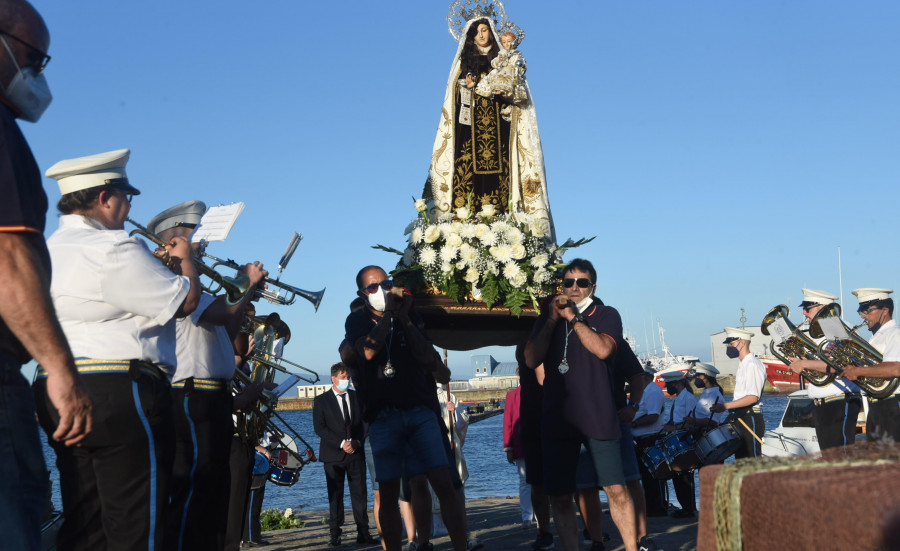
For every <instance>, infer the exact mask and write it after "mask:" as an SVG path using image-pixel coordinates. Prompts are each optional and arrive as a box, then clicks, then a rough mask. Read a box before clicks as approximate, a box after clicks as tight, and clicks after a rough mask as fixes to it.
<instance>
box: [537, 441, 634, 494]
mask: <svg viewBox="0 0 900 551" xmlns="http://www.w3.org/2000/svg"><path fill="white" fill-rule="evenodd" d="M543 444H544V446H543V460H544V491H545V492H546V493H547V495H549V496H560V495H566V494H571V493H574V492H575V488H576V474H577V472H578V457H579V455H580V452H581V445H582V444H584V445H585V447H587V449H588V451H589V452H590V455H591V459H592V460H593V464H594V471H595V472H596V475H597V485H598V486H600V487H606V486H616V485H624V484H625V473H624V471H623V469H622V450H621V447H620V445H619V439H615V440H595V439H593V438H584V437H581V438H544V440H543Z"/></svg>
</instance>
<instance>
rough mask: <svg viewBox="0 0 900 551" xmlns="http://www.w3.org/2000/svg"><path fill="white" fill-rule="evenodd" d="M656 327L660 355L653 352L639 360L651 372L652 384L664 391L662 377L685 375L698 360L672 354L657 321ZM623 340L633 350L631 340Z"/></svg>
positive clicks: (663, 331) (694, 357)
mask: <svg viewBox="0 0 900 551" xmlns="http://www.w3.org/2000/svg"><path fill="white" fill-rule="evenodd" d="M657 326H658V328H659V342H660V346H661V347H662V353H661V354H660V353H657V352H653V353H650V354H641V355H640V356H639V359H640V360H641V363H642V364H643V365H644V368H645V369H646V368H649V369H651V370H652V371H653V373H654V377H653V382H654V383H656V384H657V385H659V387H660V388H662V389H663V390H665V388H666V383H665V381H664V380H663V377H662V376H663V375H665V374H667V373H672V372H673V371H680V372H683V373H687V372H688V371H690V370H691V369H692V368H693V367H694V364H696V363H697V362H699V361H700V358H698V357H697V356H683V355H679V356H676V355H674V354H672V352H671V351H670V350H669V346H668V345H667V344H666V330H665V329H663V327H662V325H659V321H657ZM625 340H626V341H628V343H629V344H630V345H631V347H632V348H634V346H635V343H634V339H633V338H631V337H625Z"/></svg>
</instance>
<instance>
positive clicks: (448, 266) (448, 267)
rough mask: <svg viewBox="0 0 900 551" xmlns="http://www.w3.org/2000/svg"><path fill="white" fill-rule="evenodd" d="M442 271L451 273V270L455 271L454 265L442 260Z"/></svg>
mask: <svg viewBox="0 0 900 551" xmlns="http://www.w3.org/2000/svg"><path fill="white" fill-rule="evenodd" d="M441 271H442V272H444V273H445V274H449V273H450V272H452V271H453V265H452V264H450V263H449V262H442V263H441Z"/></svg>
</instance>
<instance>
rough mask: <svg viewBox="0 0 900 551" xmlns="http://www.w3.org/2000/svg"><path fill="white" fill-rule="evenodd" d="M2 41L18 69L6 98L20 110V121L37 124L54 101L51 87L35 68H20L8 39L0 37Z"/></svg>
mask: <svg viewBox="0 0 900 551" xmlns="http://www.w3.org/2000/svg"><path fill="white" fill-rule="evenodd" d="M0 40H2V41H3V46H4V47H6V52H7V54H9V58H10V59H12V62H13V63H14V64H15V66H16V69H17V72H16V76H14V77H13V78H12V80H11V81H10V82H9V86H7V87H6V97H7V99H9V101H10V103H12V104H13V105H15V106H16V107H18V108H19V111H20V113H19V118H20V119H22V120H26V121H28V122H37V121H38V119H40V118H41V115H43V114H44V111H46V110H47V107H48V106H49V105H50V102H51V101H53V95H52V94H50V87H49V86H47V79H46V78H44V74H43V73H42V72H39V71H38V70H37V69H35V68H34V67H25V68H24V69H23V68H21V67H19V64H18V62H16V57H15V56H14V55H13V53H12V50H10V48H9V44H7V43H6V38H4V37H2V36H0Z"/></svg>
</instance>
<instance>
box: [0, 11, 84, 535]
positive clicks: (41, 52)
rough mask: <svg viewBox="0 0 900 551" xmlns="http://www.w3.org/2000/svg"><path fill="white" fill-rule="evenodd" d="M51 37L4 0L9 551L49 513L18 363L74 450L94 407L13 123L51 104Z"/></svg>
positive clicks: (2, 186)
mask: <svg viewBox="0 0 900 551" xmlns="http://www.w3.org/2000/svg"><path fill="white" fill-rule="evenodd" d="M49 45H50V34H49V32H48V30H47V26H46V25H45V24H44V21H43V19H42V18H41V16H40V15H39V14H38V12H37V11H36V10H35V9H34V8H33V7H32V6H31V4H29V3H28V2H25V1H24V0H0V197H3V200H2V201H0V280H2V281H3V284H2V285H0V418H2V419H3V420H4V421H3V422H2V423H0V449H4V450H14V453H10V454H6V455H4V456H3V461H2V463H0V511H3V514H2V515H0V533H2V534H3V545H4V546H5V547H6V548H8V549H39V548H40V525H41V521H42V519H43V514H44V510H45V508H46V506H47V484H48V481H47V472H46V468H45V466H44V461H43V451H42V449H41V442H40V438H39V437H38V427H37V422H36V419H35V406H34V399H33V397H32V395H31V390H30V388H29V386H28V381H27V380H26V379H25V377H23V376H22V373H21V372H20V369H21V366H22V364H24V363H26V362H28V361H29V360H30V359H32V358H34V359H35V360H36V361H37V362H38V363H40V364H41V367H43V368H44V370H45V371H46V372H47V373H48V377H47V392H48V394H49V396H50V399H51V401H52V402H53V406H54V407H55V409H56V411H57V413H58V415H59V423H58V424H57V428H56V431H55V432H54V433H53V434H52V437H53V438H54V439H55V440H57V441H58V442H61V443H64V444H65V445H69V446H70V445H73V444H76V443H78V442H80V441H81V440H82V439H84V437H85V436H87V434H88V433H89V432H90V431H91V408H92V405H91V400H90V397H89V396H88V394H87V392H86V391H85V390H84V387H83V386H82V383H81V379H80V378H79V376H78V372H77V371H76V370H75V363H74V360H73V358H72V352H71V351H70V350H69V346H68V344H67V343H66V340H65V337H64V336H63V332H62V329H61V328H60V326H59V322H58V321H57V319H56V316H55V314H54V311H53V303H52V302H51V300H50V293H49V287H50V256H49V254H48V252H47V245H46V244H45V243H44V237H43V233H44V222H45V216H46V214H47V196H46V194H45V193H44V188H43V187H42V185H41V173H40V170H38V167H37V163H36V162H35V160H34V156H33V155H32V154H31V149H30V148H29V147H28V143H27V142H26V141H25V137H24V136H23V135H22V132H21V130H20V129H19V126H18V124H16V121H15V119H16V118H20V119H23V120H27V121H30V122H36V121H37V120H38V119H39V118H40V116H41V114H42V113H43V111H44V109H45V108H46V107H47V105H48V104H49V103H50V92H49V90H48V89H47V84H46V81H45V80H44V77H43V74H42V71H43V69H44V66H45V65H46V64H47V61H49V60H50V57H49V56H47V54H46V52H47V48H48V46H49Z"/></svg>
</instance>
